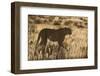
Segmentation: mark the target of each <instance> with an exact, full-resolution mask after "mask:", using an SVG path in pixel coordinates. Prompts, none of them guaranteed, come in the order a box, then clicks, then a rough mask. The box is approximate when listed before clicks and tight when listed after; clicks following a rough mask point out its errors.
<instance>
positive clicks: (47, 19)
mask: <svg viewBox="0 0 100 76" xmlns="http://www.w3.org/2000/svg"><path fill="white" fill-rule="evenodd" d="M87 20H88V18H87V17H74V16H35V15H29V16H28V60H52V59H77V58H87V57H88V44H87V41H88V40H87V36H88V29H87V28H88V27H87V24H88V23H87V22H88V21H87ZM62 27H69V28H70V29H72V34H71V36H69V35H67V36H66V37H65V39H64V41H63V47H61V48H60V51H58V43H57V42H52V41H50V40H48V43H47V46H46V52H43V50H44V46H38V48H37V49H35V45H36V41H37V37H38V34H39V32H40V31H41V30H42V29H44V28H51V29H58V28H62Z"/></svg>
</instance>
